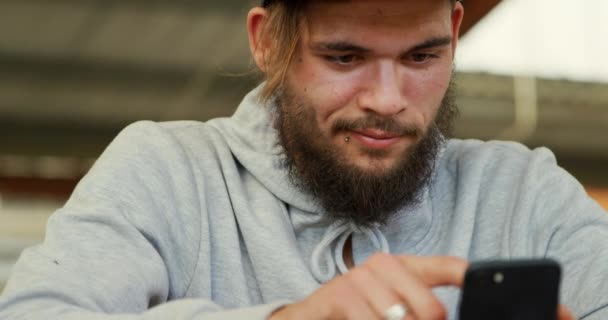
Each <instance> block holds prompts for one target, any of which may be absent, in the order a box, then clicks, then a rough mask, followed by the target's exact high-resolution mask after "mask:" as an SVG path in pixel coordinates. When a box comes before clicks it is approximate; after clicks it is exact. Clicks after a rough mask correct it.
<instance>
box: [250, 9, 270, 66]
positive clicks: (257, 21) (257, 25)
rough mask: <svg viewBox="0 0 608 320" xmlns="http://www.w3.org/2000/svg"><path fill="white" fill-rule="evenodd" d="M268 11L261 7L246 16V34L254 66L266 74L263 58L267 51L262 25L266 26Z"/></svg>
mask: <svg viewBox="0 0 608 320" xmlns="http://www.w3.org/2000/svg"><path fill="white" fill-rule="evenodd" d="M267 17H268V11H267V10H266V9H264V8H261V7H256V8H253V9H251V10H250V11H249V14H248V15H247V32H248V34H249V48H250V50H251V54H252V56H253V60H254V61H255V64H256V65H257V66H258V68H260V70H262V72H266V63H265V59H264V57H265V56H266V51H267V50H268V49H269V48H268V47H269V44H268V41H266V40H265V39H263V32H262V31H263V30H264V25H265V24H266V21H267Z"/></svg>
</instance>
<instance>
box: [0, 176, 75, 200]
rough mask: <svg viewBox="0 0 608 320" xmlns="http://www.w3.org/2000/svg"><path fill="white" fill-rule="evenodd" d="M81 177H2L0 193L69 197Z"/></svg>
mask: <svg viewBox="0 0 608 320" xmlns="http://www.w3.org/2000/svg"><path fill="white" fill-rule="evenodd" d="M79 180H80V179H78V178H74V179H44V178H21V177H0V194H10V195H22V196H28V197H37V196H40V197H49V198H54V199H57V200H65V199H67V198H68V197H69V196H70V194H72V191H73V190H74V188H75V187H76V185H77V184H78V181H79Z"/></svg>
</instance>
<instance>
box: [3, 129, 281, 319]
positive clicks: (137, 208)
mask: <svg viewBox="0 0 608 320" xmlns="http://www.w3.org/2000/svg"><path fill="white" fill-rule="evenodd" d="M189 161H190V158H189V157H188V156H187V154H186V151H185V150H184V148H182V147H181V146H180V144H179V141H177V140H176V139H175V138H174V137H173V136H172V135H171V134H170V133H169V132H168V131H167V130H166V129H164V128H162V127H161V126H160V125H157V124H154V123H151V122H139V123H136V124H134V125H131V126H129V127H127V128H126V129H125V130H124V131H123V132H121V134H119V136H118V137H117V138H116V139H115V140H114V142H112V144H111V145H110V146H109V147H108V149H107V150H106V151H105V152H104V153H103V155H102V156H101V157H100V158H99V160H98V161H97V162H96V164H95V165H94V166H93V168H92V169H91V171H90V172H89V173H88V174H87V176H86V177H85V178H84V179H83V180H82V181H81V182H80V183H79V185H78V187H77V188H76V190H75V191H74V193H73V194H72V196H71V197H70V200H69V201H68V202H67V203H66V205H65V206H64V207H63V208H62V209H60V210H58V211H57V212H56V213H55V214H54V215H53V216H52V217H51V218H50V219H49V222H48V225H47V231H46V237H45V241H44V243H42V244H41V245H39V246H37V247H33V248H29V249H27V250H25V251H24V252H23V254H22V255H21V257H20V259H19V261H18V262H17V264H16V265H15V267H14V269H13V274H12V275H11V278H10V279H9V282H8V284H7V286H6V288H5V291H4V292H3V295H2V296H0V319H2V320H5V319H7V320H8V319H10V320H19V319H28V320H50V319H62V320H81V319H100V320H105V319H108V320H110V319H112V320H127V319H129V320H136V319H137V320H152V319H163V320H165V319H182V320H190V319H201V320H211V319H227V320H230V319H235V320H236V319H253V320H256V319H260V320H261V319H266V318H267V317H268V316H269V315H270V314H271V313H272V312H273V311H274V310H276V309H277V308H279V307H280V306H281V305H283V304H284V303H285V302H276V303H272V304H267V305H260V306H254V307H250V308H244V309H234V310H225V309H223V308H222V307H221V306H219V305H217V304H215V303H213V302H212V301H211V300H210V298H209V297H211V289H210V286H207V287H209V290H208V291H209V292H208V293H207V294H206V295H203V297H201V299H188V300H186V299H182V298H183V297H185V296H186V293H187V292H188V289H189V287H190V283H191V282H192V278H193V275H194V270H195V268H196V266H197V263H198V259H206V258H208V257H209V255H207V256H206V257H205V252H202V253H201V251H204V246H201V238H202V239H206V237H201V230H206V227H207V225H206V223H207V222H206V221H207V220H206V217H202V216H201V215H203V214H204V213H201V212H202V210H201V206H204V202H205V199H204V194H205V192H203V190H200V189H201V188H204V186H201V185H200V183H196V181H195V180H194V179H193V176H194V175H193V172H192V170H193V166H192V165H191V163H190V162H189ZM205 241H206V240H205ZM209 277H210V276H209ZM199 280H200V281H210V280H209V279H197V281H199ZM205 298H206V299H207V300H206V299H205Z"/></svg>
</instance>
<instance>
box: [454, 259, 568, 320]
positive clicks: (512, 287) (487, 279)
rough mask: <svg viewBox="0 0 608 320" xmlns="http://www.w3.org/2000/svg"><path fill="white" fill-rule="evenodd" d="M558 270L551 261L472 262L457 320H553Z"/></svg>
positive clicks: (556, 304) (558, 282) (555, 312)
mask: <svg viewBox="0 0 608 320" xmlns="http://www.w3.org/2000/svg"><path fill="white" fill-rule="evenodd" d="M560 279H561V268H560V266H559V264H558V263H557V262H555V261H553V260H548V259H543V260H510V261H487V262H478V263H473V264H472V265H471V266H470V267H469V269H468V271H467V273H466V275H465V283H464V287H463V290H462V296H461V301H460V308H459V309H460V311H459V319H460V320H482V319H483V320H488V319H493V320H555V319H557V306H558V300H559V284H560Z"/></svg>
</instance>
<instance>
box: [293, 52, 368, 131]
mask: <svg viewBox="0 0 608 320" xmlns="http://www.w3.org/2000/svg"><path fill="white" fill-rule="evenodd" d="M292 75H293V79H292V81H290V82H291V86H292V88H294V89H295V90H296V92H298V94H300V95H302V96H304V97H306V100H307V101H309V102H310V103H311V105H312V106H313V107H314V109H315V113H316V115H317V121H319V123H320V126H321V127H322V128H323V129H325V127H327V126H329V125H330V124H331V122H332V121H333V120H334V118H337V117H339V116H340V115H341V114H342V113H343V112H344V111H345V110H347V107H348V106H349V105H351V104H352V102H353V101H354V98H355V96H356V93H357V91H358V88H359V86H360V85H359V83H360V78H361V75H360V74H358V73H356V72H352V73H338V72H335V71H332V70H328V68H327V67H325V66H323V65H321V63H319V62H316V63H311V60H310V59H303V60H302V61H301V62H300V63H299V64H298V66H297V68H295V70H294V72H293V74H292Z"/></svg>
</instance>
